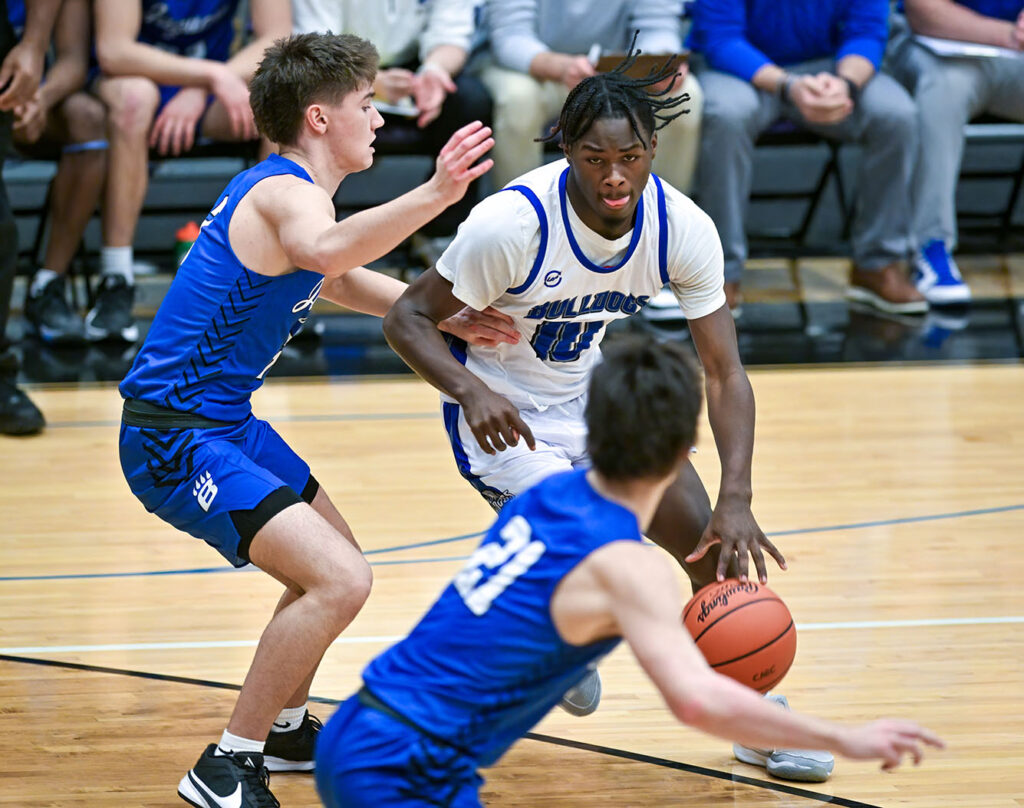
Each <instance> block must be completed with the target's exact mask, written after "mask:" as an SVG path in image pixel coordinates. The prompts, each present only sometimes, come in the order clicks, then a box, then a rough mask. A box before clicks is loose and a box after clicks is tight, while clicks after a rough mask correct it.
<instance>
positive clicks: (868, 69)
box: [836, 53, 875, 87]
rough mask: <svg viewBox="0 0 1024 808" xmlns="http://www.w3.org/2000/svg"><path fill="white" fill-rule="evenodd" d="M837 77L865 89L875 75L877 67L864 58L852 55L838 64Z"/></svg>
mask: <svg viewBox="0 0 1024 808" xmlns="http://www.w3.org/2000/svg"><path fill="white" fill-rule="evenodd" d="M836 75H837V76H841V77H842V78H844V79H849V80H850V81H852V82H853V83H854V84H856V85H857V86H858V87H863V86H864V85H865V84H867V83H868V82H869V81H870V80H871V77H872V76H873V75H875V66H874V65H873V64H871V62H869V61H868V60H867V59H865V58H864V57H863V56H860V55H858V54H856V53H851V54H849V55H848V56H844V57H843V58H842V59H840V60H839V61H838V62H837V63H836Z"/></svg>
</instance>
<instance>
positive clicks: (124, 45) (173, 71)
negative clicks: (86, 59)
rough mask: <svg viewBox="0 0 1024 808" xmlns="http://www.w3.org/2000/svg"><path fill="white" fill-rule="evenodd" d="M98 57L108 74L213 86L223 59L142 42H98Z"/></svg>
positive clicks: (189, 85)
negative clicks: (168, 50) (184, 53)
mask: <svg viewBox="0 0 1024 808" xmlns="http://www.w3.org/2000/svg"><path fill="white" fill-rule="evenodd" d="M96 57H97V59H98V60H99V63H100V69H101V70H102V71H103V72H104V73H105V74H106V75H108V76H145V77H146V78H148V79H151V80H153V81H155V82H156V83H157V84H163V85H166V86H184V87H210V86H211V85H212V84H213V76H214V73H215V71H216V70H217V68H218V67H222V66H221V65H220V63H219V62H213V61H211V60H209V59H192V58H189V57H187V56H178V55H177V54H174V53H166V52H164V51H162V50H160V49H159V48H154V47H152V46H151V45H144V44H143V43H141V42H130V41H127V40H118V41H116V42H113V43H106V44H104V42H103V40H102V39H100V40H98V41H97V46H96Z"/></svg>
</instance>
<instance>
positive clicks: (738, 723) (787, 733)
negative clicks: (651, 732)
mask: <svg viewBox="0 0 1024 808" xmlns="http://www.w3.org/2000/svg"><path fill="white" fill-rule="evenodd" d="M670 707H671V708H672V711H673V713H675V715H676V717H677V718H678V719H679V720H680V721H682V722H683V723H685V724H688V725H689V726H692V727H694V728H696V729H699V730H701V731H703V732H706V733H708V734H710V735H716V736H718V737H719V738H724V739H726V740H731V741H738V742H739V743H741V744H743V745H744V746H753V747H756V748H760V749H774V748H780V747H786V748H790V749H830V750H832V751H841V750H840V748H839V747H840V737H841V735H842V732H843V730H842V727H841V726H840V725H838V724H836V723H834V722H832V721H826V720H824V719H821V718H816V717H814V716H809V715H803V714H800V713H793V712H789V711H788V710H783V709H781V708H779V707H778V706H777V705H776V704H774V703H772V702H769V701H766V700H765V699H763V698H761V696H760V695H758V694H757V693H755V692H754V691H753V690H751V689H749V688H747V687H744V686H743V685H740V684H737V683H736V682H734V681H732V680H731V679H728V678H726V677H725V676H721V675H720V674H717V673H713V672H711V671H709V672H708V673H707V674H706V676H704V677H703V678H702V680H701V681H700V682H699V683H692V687H691V695H689V697H679V698H671V697H670Z"/></svg>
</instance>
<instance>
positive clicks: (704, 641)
mask: <svg viewBox="0 0 1024 808" xmlns="http://www.w3.org/2000/svg"><path fill="white" fill-rule="evenodd" d="M683 623H684V624H685V625H686V629H687V631H689V632H690V636H691V637H693V641H694V642H695V643H696V644H697V647H698V648H699V649H700V651H701V653H702V654H704V658H705V659H706V660H707V661H708V664H709V665H711V667H712V668H714V669H715V670H716V671H717V672H718V673H721V674H723V675H725V676H728V677H729V678H731V679H735V680H736V681H737V682H739V683H740V684H744V685H746V686H747V687H752V688H754V690H760V691H761V692H762V693H764V692H767V691H768V690H770V689H771V688H773V687H775V685H777V684H778V683H779V682H781V681H782V677H783V676H785V675H786V671H788V670H789V666H790V665H792V664H793V657H794V656H796V626H795V625H794V624H793V616H792V615H791V614H790V613H789V609H788V608H786V604H785V603H783V602H782V600H781V599H780V598H779V596H778V595H776V594H775V593H774V592H772V591H771V590H770V589H769V588H768V587H767V586H765V585H764V584H761V583H758V582H757V581H748V582H747V583H742V582H740V581H738V580H736V579H735V578H727V579H726V580H724V581H722V582H717V581H716V582H715V583H712V584H708V585H707V586H705V587H704V588H703V589H701V590H700V591H699V592H698V593H697V594H696V595H694V596H693V597H692V598H691V599H690V602H689V603H687V604H686V608H685V609H684V610H683Z"/></svg>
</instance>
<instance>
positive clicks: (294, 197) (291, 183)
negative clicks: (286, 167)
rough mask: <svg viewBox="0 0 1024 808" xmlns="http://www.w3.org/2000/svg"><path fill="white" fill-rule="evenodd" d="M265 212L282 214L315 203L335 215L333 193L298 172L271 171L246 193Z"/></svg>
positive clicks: (302, 208) (306, 207) (307, 208)
mask: <svg viewBox="0 0 1024 808" xmlns="http://www.w3.org/2000/svg"><path fill="white" fill-rule="evenodd" d="M246 196H247V197H249V199H250V201H251V202H252V203H253V204H254V205H255V207H256V208H257V209H258V210H259V211H260V212H261V213H267V214H271V215H273V214H282V213H285V212H287V211H293V212H296V211H303V210H309V209H310V208H312V207H314V206H315V207H318V208H323V209H324V210H329V212H330V215H331V217H332V218H333V217H334V202H333V201H332V200H331V196H330V194H328V193H327V191H325V190H324V189H323V188H321V187H320V186H319V185H316V184H315V183H312V182H309V181H308V180H305V179H303V178H301V177H298V176H296V175H295V174H271V175H270V176H268V177H264V178H263V179H261V180H259V181H258V182H257V183H256V184H255V185H253V186H252V188H251V189H250V190H249V192H248V193H247V194H246Z"/></svg>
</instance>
